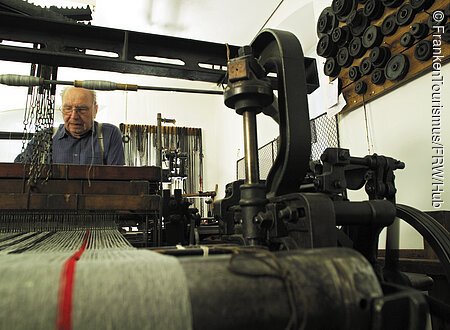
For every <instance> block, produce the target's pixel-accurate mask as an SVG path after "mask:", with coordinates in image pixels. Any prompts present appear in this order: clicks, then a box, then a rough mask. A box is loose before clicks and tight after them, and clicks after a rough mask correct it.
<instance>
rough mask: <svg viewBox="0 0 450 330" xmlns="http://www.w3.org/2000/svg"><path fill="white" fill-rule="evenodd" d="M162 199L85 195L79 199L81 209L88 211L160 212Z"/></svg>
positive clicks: (148, 196)
mask: <svg viewBox="0 0 450 330" xmlns="http://www.w3.org/2000/svg"><path fill="white" fill-rule="evenodd" d="M159 200H160V197H159V196H157V195H143V196H127V195H112V196H104V195H103V196H102V195H83V196H80V199H79V205H78V206H79V208H80V209H87V210H136V211H150V210H159Z"/></svg>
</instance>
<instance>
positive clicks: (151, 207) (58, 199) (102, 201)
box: [0, 193, 160, 211]
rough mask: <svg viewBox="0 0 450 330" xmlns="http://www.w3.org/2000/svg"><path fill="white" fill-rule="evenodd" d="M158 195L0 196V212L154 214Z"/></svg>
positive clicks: (157, 204) (20, 194)
mask: <svg viewBox="0 0 450 330" xmlns="http://www.w3.org/2000/svg"><path fill="white" fill-rule="evenodd" d="M159 201H160V197H159V196H158V195H138V196H136V195H135V196H129V195H78V194H22V193H17V194H15V193H11V194H5V193H3V194H2V193H0V210H108V211H119V210H123V211H157V210H159Z"/></svg>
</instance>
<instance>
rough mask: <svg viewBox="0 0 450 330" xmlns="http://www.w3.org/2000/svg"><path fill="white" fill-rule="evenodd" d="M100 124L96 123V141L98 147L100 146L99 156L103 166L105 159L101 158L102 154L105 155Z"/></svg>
mask: <svg viewBox="0 0 450 330" xmlns="http://www.w3.org/2000/svg"><path fill="white" fill-rule="evenodd" d="M102 126H103V125H102V123H98V134H97V139H98V145H99V146H100V155H101V156H102V164H103V165H105V163H106V162H105V158H104V157H103V155H104V153H105V145H104V143H103V130H102Z"/></svg>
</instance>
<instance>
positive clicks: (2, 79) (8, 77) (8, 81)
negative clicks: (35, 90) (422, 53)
mask: <svg viewBox="0 0 450 330" xmlns="http://www.w3.org/2000/svg"><path fill="white" fill-rule="evenodd" d="M0 83H1V84H4V85H9V86H24V87H30V86H43V85H48V84H53V85H65V86H76V87H83V88H87V89H94V90H103V91H114V90H126V91H137V90H151V91H161V92H179V93H194V94H212V95H222V94H223V91H221V90H208V89H192V88H179V87H159V86H138V85H133V84H122V83H115V82H111V81H103V80H75V81H68V80H52V79H42V78H39V77H32V76H25V75H16V74H3V75H0Z"/></svg>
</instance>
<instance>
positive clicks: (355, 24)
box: [347, 9, 369, 37]
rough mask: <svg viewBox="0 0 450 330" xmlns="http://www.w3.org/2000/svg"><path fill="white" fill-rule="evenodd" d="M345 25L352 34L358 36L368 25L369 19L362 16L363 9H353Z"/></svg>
mask: <svg viewBox="0 0 450 330" xmlns="http://www.w3.org/2000/svg"><path fill="white" fill-rule="evenodd" d="M347 26H348V27H349V28H350V31H351V33H352V35H353V36H356V37H359V36H361V35H362V34H363V33H364V31H365V30H366V29H367V27H368V26H369V19H368V18H367V17H366V16H364V14H363V9H358V10H354V11H352V12H351V13H350V15H349V16H348V18H347Z"/></svg>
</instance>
